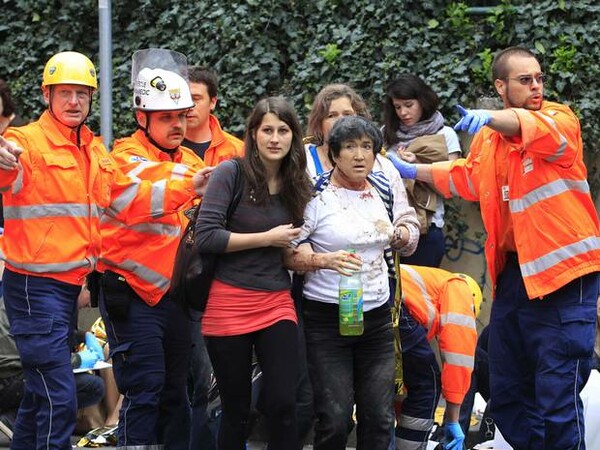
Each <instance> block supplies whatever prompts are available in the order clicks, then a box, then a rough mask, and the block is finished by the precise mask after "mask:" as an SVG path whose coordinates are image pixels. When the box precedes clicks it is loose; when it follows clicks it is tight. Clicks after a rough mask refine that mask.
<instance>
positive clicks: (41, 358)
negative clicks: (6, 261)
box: [3, 269, 81, 450]
mask: <svg viewBox="0 0 600 450" xmlns="http://www.w3.org/2000/svg"><path fill="white" fill-rule="evenodd" d="M3 289H4V303H5V306H6V314H7V316H8V320H9V322H10V329H11V333H12V334H13V336H14V337H15V342H16V344H17V349H18V350H19V355H20V357H21V364H22V365H23V372H24V375H25V381H26V382H25V392H24V394H23V400H22V401H21V406H20V408H19V412H18V414H17V420H16V422H15V428H14V438H13V441H12V443H11V449H13V450H32V449H45V450H65V449H69V450H70V449H71V435H72V434H73V431H74V429H75V419H76V417H77V397H76V390H75V377H74V376H73V369H72V368H71V349H70V348H69V338H70V337H71V334H72V332H73V330H72V324H73V322H74V320H73V317H74V315H75V311H76V309H77V297H78V295H79V293H80V292H81V286H77V285H73V284H68V283H64V282H61V281H57V280H54V279H52V278H46V277H37V276H32V275H22V274H19V273H16V272H12V271H11V270H8V269H7V270H5V271H4V277H3Z"/></svg>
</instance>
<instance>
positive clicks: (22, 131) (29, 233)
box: [0, 111, 195, 284]
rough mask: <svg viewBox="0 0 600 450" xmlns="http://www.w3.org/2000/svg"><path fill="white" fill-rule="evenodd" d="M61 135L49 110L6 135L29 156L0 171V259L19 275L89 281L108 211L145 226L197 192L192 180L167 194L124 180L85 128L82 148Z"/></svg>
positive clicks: (159, 187)
mask: <svg viewBox="0 0 600 450" xmlns="http://www.w3.org/2000/svg"><path fill="white" fill-rule="evenodd" d="M63 132H65V133H68V132H70V129H68V128H67V127H65V126H64V125H62V124H60V123H59V122H57V121H56V120H55V119H54V118H53V117H52V116H51V114H50V113H49V112H48V111H46V112H44V113H43V114H42V116H41V117H40V119H39V120H38V121H36V122H33V123H31V124H29V125H26V126H24V127H21V128H9V130H8V131H7V132H6V134H5V138H6V139H9V140H11V141H13V142H15V143H16V144H17V145H19V146H20V147H21V148H23V149H24V151H23V153H22V154H21V156H20V158H19V168H18V169H14V170H0V189H1V190H2V191H3V193H2V195H3V200H4V224H5V225H4V226H5V229H4V235H3V236H2V237H0V258H2V259H4V260H5V261H6V266H7V267H8V268H9V269H11V270H13V271H15V272H19V273H22V274H32V275H36V276H44V277H50V278H54V279H57V280H59V281H64V282H66V283H71V284H83V280H84V278H85V276H86V275H87V274H88V273H89V272H90V271H91V270H92V269H93V268H94V267H95V264H96V261H97V258H98V256H99V254H100V223H99V220H100V217H101V216H102V215H103V214H110V215H112V216H114V217H117V218H120V219H121V220H128V221H132V222H133V221H138V222H141V221H144V220H146V218H147V217H149V216H151V215H153V214H160V210H161V209H163V208H169V209H173V208H177V207H179V208H180V207H181V205H182V204H184V203H186V202H187V201H189V199H190V198H192V197H194V196H195V193H194V188H193V184H192V182H191V179H185V180H178V181H177V182H175V183H172V184H171V185H170V186H169V188H170V189H166V188H167V187H166V186H164V185H152V184H151V183H148V182H144V183H140V181H139V180H135V179H132V178H131V177H126V176H125V175H123V173H122V172H120V171H119V170H118V169H117V167H116V165H115V162H114V161H113V160H112V158H111V157H110V155H109V154H108V153H107V151H106V149H105V148H104V146H103V145H102V142H101V140H100V139H99V138H97V137H94V135H93V134H92V132H91V131H90V130H89V129H88V128H87V127H86V126H82V127H81V138H80V142H81V146H80V148H78V147H77V146H76V145H75V144H73V143H72V142H71V141H70V140H69V139H67V138H66V137H65V135H64V134H63ZM129 218H131V219H129Z"/></svg>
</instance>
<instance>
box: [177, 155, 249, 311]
mask: <svg viewBox="0 0 600 450" xmlns="http://www.w3.org/2000/svg"><path fill="white" fill-rule="evenodd" d="M234 163H235V168H236V172H235V183H234V188H233V197H232V199H231V203H229V207H228V208H227V216H226V222H225V226H227V224H228V223H229V221H230V219H231V215H232V214H233V212H234V211H235V209H236V208H237V206H238V204H239V203H240V199H241V198H242V192H241V191H242V189H241V188H242V175H241V174H240V172H241V169H240V165H239V163H238V162H237V161H234ZM199 211H200V205H197V206H195V207H194V208H191V209H189V210H188V211H186V215H188V214H191V215H192V217H190V221H189V223H188V225H187V227H186V228H185V231H184V232H183V236H182V237H181V241H180V242H179V245H178V247H177V253H176V255H175V264H174V267H173V275H172V276H171V297H172V298H173V299H174V300H175V301H176V302H178V303H179V304H181V305H182V306H183V307H184V308H190V309H194V310H196V311H200V312H202V311H204V309H205V308H206V301H207V300H208V291H209V290H210V286H211V284H212V281H213V278H214V275H215V268H216V266H217V260H218V258H219V255H218V254H217V253H202V252H200V251H199V250H198V248H197V246H196V239H195V236H196V221H197V220H198V213H199ZM200 220H202V218H200Z"/></svg>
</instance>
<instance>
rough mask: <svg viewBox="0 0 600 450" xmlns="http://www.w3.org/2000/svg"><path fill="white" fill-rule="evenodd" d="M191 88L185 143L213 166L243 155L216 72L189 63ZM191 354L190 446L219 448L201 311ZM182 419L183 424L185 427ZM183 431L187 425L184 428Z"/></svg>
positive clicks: (189, 392)
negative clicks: (222, 107) (222, 108)
mask: <svg viewBox="0 0 600 450" xmlns="http://www.w3.org/2000/svg"><path fill="white" fill-rule="evenodd" d="M188 76H189V79H190V91H191V92H192V100H193V101H194V107H193V108H192V109H190V111H189V112H188V115H187V130H186V132H185V139H184V140H183V145H184V146H185V147H188V148H190V149H192V150H193V151H194V153H196V154H197V155H198V156H200V157H201V158H202V159H203V160H204V162H205V163H206V164H208V165H210V166H216V165H217V164H219V163H221V162H223V161H226V160H228V159H232V158H234V157H236V156H240V157H241V156H243V155H244V143H243V142H242V141H241V140H239V139H238V138H236V137H235V136H233V135H231V134H229V133H227V132H225V131H223V129H222V128H221V124H220V123H219V119H217V117H215V115H214V114H213V111H214V110H215V108H216V106H217V101H218V88H219V82H218V80H217V76H216V75H215V73H214V72H212V71H211V70H209V69H207V68H205V67H199V66H190V67H188ZM192 320H193V321H194V322H195V323H194V324H193V327H192V355H191V360H190V370H189V379H188V386H189V391H188V394H189V401H190V405H191V407H192V420H191V426H190V427H188V428H189V433H190V450H192V449H197V448H202V449H203V450H216V448H217V434H218V433H217V432H218V430H217V429H215V428H216V427H214V426H210V423H209V420H210V418H209V415H208V410H207V409H208V392H209V390H210V384H211V378H212V365H211V362H210V358H209V357H208V351H207V350H206V344H205V342H204V337H203V336H202V328H201V327H202V325H201V324H202V321H201V314H200V313H194V314H192ZM183 425H184V424H183V423H182V428H183ZM181 432H182V433H185V432H187V429H182V430H181Z"/></svg>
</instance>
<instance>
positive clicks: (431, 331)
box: [400, 264, 477, 404]
mask: <svg viewBox="0 0 600 450" xmlns="http://www.w3.org/2000/svg"><path fill="white" fill-rule="evenodd" d="M400 274H401V279H402V298H403V303H404V306H405V307H406V308H407V309H408V312H409V313H410V315H411V316H412V317H413V318H414V319H415V320H416V321H417V322H418V323H420V324H421V325H422V326H423V327H424V328H425V329H426V330H427V339H428V340H431V339H433V338H437V342H438V346H439V349H440V353H441V356H442V395H443V396H444V398H445V399H446V401H449V402H451V403H458V404H461V403H462V402H463V399H464V397H465V394H466V393H467V391H468V390H469V386H470V384H471V372H472V371H473V364H474V360H475V346H476V344H477V329H476V327H475V312H474V310H473V294H472V292H471V289H470V288H469V285H468V284H467V282H466V281H465V280H464V279H463V278H460V277H459V276H458V275H455V274H453V273H450V272H448V271H446V270H442V269H437V268H433V267H422V266H411V265H406V264H401V265H400ZM404 370H410V367H405V368H404Z"/></svg>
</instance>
